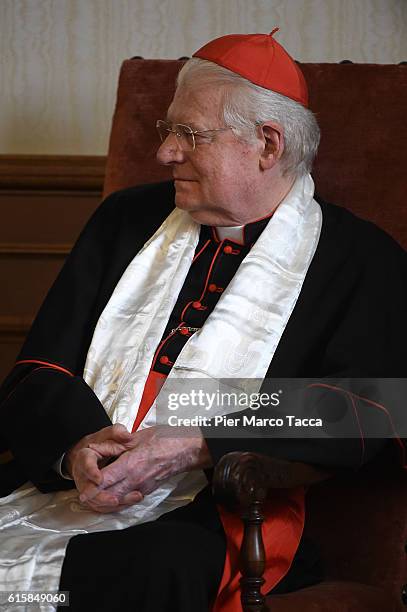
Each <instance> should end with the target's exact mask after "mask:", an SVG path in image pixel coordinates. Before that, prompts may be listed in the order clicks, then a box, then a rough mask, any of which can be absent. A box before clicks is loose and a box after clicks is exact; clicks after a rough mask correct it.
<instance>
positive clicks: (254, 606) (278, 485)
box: [212, 452, 330, 612]
mask: <svg viewBox="0 0 407 612" xmlns="http://www.w3.org/2000/svg"><path fill="white" fill-rule="evenodd" d="M329 476H330V474H329V473H328V472H326V471H324V470H322V469H320V468H317V467H315V466H312V465H308V464H306V463H300V462H294V461H293V462H290V461H285V460H283V459H276V458H275V457H269V456H266V455H260V454H257V453H248V452H233V453H228V454H227V455H224V456H223V457H222V458H221V460H220V461H219V462H218V464H217V465H216V467H215V470H214V475H213V484H212V490H213V494H214V497H215V499H216V501H217V502H218V503H220V504H221V505H223V506H225V508H227V509H228V510H229V511H231V512H238V513H239V514H240V517H241V519H242V521H243V528H244V533H243V541H242V546H241V549H240V558H239V569H240V572H241V574H242V578H241V580H240V583H241V601H242V608H243V612H262V611H263V610H265V609H266V608H265V597H264V596H263V595H262V594H261V591H260V589H261V587H262V585H263V584H264V579H263V573H264V568H265V552H264V544H263V537H262V530H261V526H262V523H263V520H264V517H263V514H262V504H263V502H264V500H265V499H266V498H267V497H268V495H269V493H270V492H271V490H272V489H286V488H292V487H298V486H301V485H304V486H306V485H311V484H314V483H316V482H320V481H321V480H325V479H326V478H329Z"/></svg>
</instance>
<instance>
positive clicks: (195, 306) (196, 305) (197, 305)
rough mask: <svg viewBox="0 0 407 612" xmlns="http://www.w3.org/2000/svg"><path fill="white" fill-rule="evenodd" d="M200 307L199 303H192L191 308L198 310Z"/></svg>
mask: <svg viewBox="0 0 407 612" xmlns="http://www.w3.org/2000/svg"><path fill="white" fill-rule="evenodd" d="M201 306H202V304H201V302H192V308H195V310H199V309H200V308H201Z"/></svg>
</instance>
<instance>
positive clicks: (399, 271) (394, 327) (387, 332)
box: [0, 183, 407, 610]
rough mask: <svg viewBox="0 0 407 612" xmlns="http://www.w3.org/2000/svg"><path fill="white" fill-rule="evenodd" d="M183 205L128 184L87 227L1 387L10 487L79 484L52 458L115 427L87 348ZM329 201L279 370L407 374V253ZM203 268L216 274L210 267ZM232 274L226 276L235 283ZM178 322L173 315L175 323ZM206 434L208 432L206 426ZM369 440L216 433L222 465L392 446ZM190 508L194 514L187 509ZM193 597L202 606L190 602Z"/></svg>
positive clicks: (337, 461)
mask: <svg viewBox="0 0 407 612" xmlns="http://www.w3.org/2000/svg"><path fill="white" fill-rule="evenodd" d="M173 202H174V189H173V185H172V183H161V184H158V185H150V186H143V187H137V188H133V189H127V190H125V191H122V192H118V193H116V194H113V195H111V196H109V197H108V198H107V199H106V200H105V202H104V203H103V204H102V205H101V206H100V207H99V209H98V210H97V211H96V213H95V214H94V216H93V217H92V218H91V220H90V221H89V222H88V224H87V226H86V227H85V229H84V231H83V232H82V234H81V236H80V238H79V240H78V242H77V243H76V245H75V247H74V249H73V251H72V253H71V255H70V256H69V258H68V259H67V261H66V263H65V265H64V267H63V269H62V271H61V273H60V275H59V277H58V279H57V281H56V282H55V284H54V286H53V287H52V288H51V290H50V292H49V294H48V296H47V298H46V300H45V302H44V304H43V306H42V308H41V310H40V312H39V314H38V316H37V318H36V320H35V323H34V324H33V327H32V329H31V331H30V333H29V336H28V338H27V341H26V343H25V345H24V347H23V349H22V351H21V353H20V355H19V357H18V362H19V363H18V365H16V367H15V368H14V369H13V371H12V372H11V374H10V375H9V376H8V378H7V379H6V381H5V382H4V385H3V387H2V389H1V395H0V398H1V402H2V403H1V406H0V410H1V422H2V428H1V434H0V448H1V449H2V450H9V451H11V453H12V456H13V459H12V460H11V461H9V462H8V463H6V464H4V465H0V468H1V471H0V476H1V489H0V493H1V494H2V495H7V494H8V493H9V492H11V491H12V490H14V489H15V488H16V487H18V486H20V485H21V484H22V483H24V482H25V481H27V480H31V481H32V482H33V483H34V484H35V485H36V486H37V487H38V488H39V489H40V490H41V491H44V492H45V491H50V490H54V489H61V488H66V487H70V486H72V485H71V483H69V482H67V481H65V480H63V479H61V478H60V477H59V476H58V475H57V474H56V473H55V472H54V470H53V469H52V465H53V464H54V463H55V462H56V461H57V460H58V458H59V457H60V456H61V455H62V454H63V453H64V452H65V451H66V450H67V449H68V448H70V447H71V446H72V445H73V444H75V443H76V442H77V441H78V440H79V439H80V438H82V437H83V436H84V435H86V434H89V433H91V432H94V431H97V430H99V429H101V428H102V427H105V426H107V425H109V424H110V420H109V418H108V417H107V415H106V413H105V411H104V409H103V407H102V405H101V404H100V402H99V400H98V399H97V397H96V396H95V394H94V393H93V391H92V390H91V389H90V388H89V387H88V386H87V385H86V383H85V382H84V380H83V379H82V372H83V367H84V364H85V360H86V355H87V350H88V347H89V345H90V342H91V339H92V335H93V331H94V328H95V326H96V323H97V321H98V318H99V316H100V314H101V312H102V310H103V309H104V307H105V305H106V303H107V301H108V300H109V298H110V296H111V294H112V292H113V290H114V288H115V286H116V285H117V283H118V281H119V280H120V277H121V275H122V274H123V272H124V270H125V269H126V267H127V265H128V264H129V262H130V261H131V260H132V258H133V257H134V256H135V255H136V254H137V252H138V251H139V250H140V248H141V247H142V246H143V244H144V243H145V242H146V241H147V240H148V238H150V236H151V235H152V234H153V233H154V231H155V230H156V229H157V228H158V227H159V226H160V225H161V223H162V221H163V220H164V219H165V218H166V217H167V216H168V214H169V213H170V212H171V210H172V208H173ZM320 205H321V208H322V215H323V224H322V230H321V236H320V240H319V243H318V247H317V250H316V253H315V255H314V258H313V261H312V263H311V265H310V267H309V270H308V272H307V275H306V278H305V281H304V284H303V287H302V291H301V293H300V296H299V298H298V301H297V303H296V306H295V308H294V311H293V313H292V315H291V317H290V319H289V321H288V324H287V327H286V329H285V331H284V333H283V335H282V338H281V340H280V343H279V345H278V347H277V350H276V352H275V355H274V358H273V361H272V363H271V364H270V367H269V370H268V372H267V377H275V378H283V377H303V378H311V377H319V378H320V377H338V376H343V377H348V378H350V377H360V378H362V377H366V378H367V377H381V378H384V377H392V378H395V377H400V378H402V377H404V376H405V372H406V362H407V360H406V347H407V332H406V329H407V327H406V322H405V318H406V312H407V282H406V281H407V265H406V262H407V258H406V253H405V252H404V251H403V249H402V248H401V247H400V246H399V245H397V243H395V241H394V240H392V239H391V238H390V237H389V236H388V235H387V234H385V233H384V232H382V231H381V230H379V229H378V228H376V227H375V226H374V225H372V224H371V223H369V222H366V221H362V220H360V219H358V218H356V217H355V216H354V215H352V214H351V213H349V212H348V211H346V210H344V209H342V208H339V207H336V206H332V205H329V204H326V203H324V202H321V201H320ZM205 231H209V230H208V229H207V228H206V229H205V228H203V229H202V231H201V235H200V242H199V244H198V247H197V252H198V251H199V249H200V248H201V247H202V244H203V241H204V240H206V239H207V238H208V236H207V235H205ZM254 238H255V237H254ZM225 244H227V241H226V242H225ZM230 244H232V245H233V243H232V242H230ZM243 254H244V253H243ZM226 267H227V266H226ZM226 267H225V269H226ZM201 268H202V269H201V273H202V274H203V275H206V271H207V270H206V269H205V266H204V265H203V267H202V266H201ZM219 269H221V268H219V267H218V271H219ZM199 273H200V271H199V267H198V269H197V270H196V271H195V272H194V274H192V273H191V274H190V275H189V276H188V277H187V279H186V281H185V284H184V287H183V288H182V290H181V293H180V296H179V300H178V302H177V304H178V307H179V305H180V304H181V303H182V302H183V300H184V301H185V300H186V299H188V298H189V297H190V295H189V294H190V292H191V290H190V288H191V283H192V284H193V282H194V281H193V278H194V279H195V280H196V277H197V274H198V276H199ZM218 274H219V272H218ZM228 274H229V276H230V274H231V271H230V269H229V272H228ZM220 275H222V272H220ZM232 275H233V271H232ZM226 276H227V274H226ZM192 277H193V278H192ZM219 279H220V280H222V276H220V277H219V276H218V281H219ZM228 280H230V278H224V279H223V281H224V283H223V284H224V286H225V284H227V282H228ZM218 284H219V282H218ZM214 286H215V285H214ZM208 299H209V297H208ZM212 307H213V305H212ZM176 310H177V306H176V307H175V309H174V311H176ZM173 315H174V313H173ZM201 323H203V322H201ZM172 325H173V322H172V321H171V320H170V321H169V324H168V326H167V327H168V328H170V327H171V326H172ZM198 326H199V325H197V327H198ZM175 348H176V347H175ZM178 348H179V347H178ZM178 352H179V351H178ZM48 364H51V366H52V367H51V366H50V365H48ZM55 366H57V367H58V368H59V369H56V368H55ZM162 371H163V372H164V373H166V371H165V368H164V369H162ZM203 433H204V435H205V436H206V433H207V432H206V431H205V429H203ZM365 442H366V443H365V450H364V456H363V459H362V458H361V445H360V441H359V440H358V439H356V438H354V439H347V440H343V439H339V440H338V439H337V440H335V439H333V438H332V439H329V440H328V441H327V440H323V439H320V440H310V439H308V440H301V439H298V438H292V439H289V440H284V439H275V440H272V439H270V438H267V439H258V438H255V439H254V438H248V439H236V438H235V439H232V438H219V437H217V438H212V437H210V436H209V435H208V437H207V443H208V446H209V449H210V452H211V454H212V457H213V459H214V461H216V460H218V459H219V458H220V457H221V456H222V455H223V454H225V453H226V452H229V451H230V450H255V451H258V452H265V453H267V454H270V455H274V456H277V457H281V458H285V459H289V460H290V459H291V460H302V461H306V462H310V463H315V464H319V465H325V466H329V467H334V468H335V467H339V468H341V467H351V468H352V467H358V466H359V465H360V464H361V462H365V461H368V460H369V459H370V458H371V457H373V456H374V455H375V454H376V453H377V452H378V451H379V450H380V449H381V448H382V446H383V445H384V442H383V441H381V440H379V439H371V440H366V441H365ZM207 497H208V496H207V494H206V493H205V494H204V495H201V496H200V499H202V500H204V501H203V502H202V503H203V504H204V506H203V507H205V508H206V510H205V513H206V514H207V515H208V513H209V512H208V510H207V504H208V503H210V502H208V499H207ZM198 505H199V504H198ZM183 512H184V511H183ZM193 512H194V511H193ZM193 512H192V514H193ZM198 514H201V513H199V512H198ZM209 514H210V513H209ZM181 515H182V516H183V518H184V517H185V512H184V514H182V513H181ZM214 520H215V519H214ZM164 522H165V521H164ZM215 522H216V521H215ZM216 529H217V527H216ZM99 535H100V534H91V536H92V538H95V537H96V536H99ZM86 537H89V536H86ZM135 546H137V540H135ZM96 549H97V545H96V548H95V550H96ZM68 551H69V548H68ZM87 563H91V561H90V560H88V561H87ZM200 563H201V565H202V564H203V563H204V562H203V561H202V560H201V561H200ZM107 565H108V566H109V565H110V563H108V564H107ZM68 569H69V568H68ZM208 571H209V574H210V573H211V571H212V570H208ZM76 579H77V576H76ZM211 579H213V577H211ZM68 582H69V581H68ZM183 582H185V580H183ZM294 586H295V583H294ZM297 588H298V584H297ZM135 601H136V600H135ZM109 605H111V604H109ZM129 605H130V604H129ZM163 605H164V604H163ZM179 605H180V607H179V609H180V610H181V607H182V606H181V604H179ZM191 605H194V606H195V605H196V604H195V603H194V604H192V603H191V602H189V603H187V604H185V606H184V608H185V609H188V606H191ZM78 609H79V608H78ZM106 609H109V608H106ZM111 609H114V608H111ZM117 609H119V605H118V606H117ZM137 609H140V610H141V609H149V608H148V606H147V607H146V608H141V607H140V608H137ZM156 609H157V610H158V609H161V608H159V607H157V608H156ZM162 609H163V610H164V609H166V608H165V605H164V607H163V608H162ZM191 609H192V608H191ZM194 609H198V608H194ZM203 609H204V608H203Z"/></svg>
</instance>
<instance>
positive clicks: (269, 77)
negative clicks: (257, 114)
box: [193, 28, 308, 106]
mask: <svg viewBox="0 0 407 612" xmlns="http://www.w3.org/2000/svg"><path fill="white" fill-rule="evenodd" d="M277 30H278V28H275V29H274V30H273V31H272V32H271V33H270V34H228V35H227V36H221V37H220V38H215V40H211V41H210V42H208V43H207V44H206V45H204V46H203V47H201V48H200V49H198V51H196V52H195V53H194V54H193V57H199V58H200V59H205V60H209V61H210V62H214V63H215V64H218V65H219V66H223V67H224V68H228V69H229V70H231V71H232V72H235V73H236V74H240V76H242V77H244V78H245V79H247V80H248V81H251V82H252V83H255V84H256V85H260V87H264V88H265V89H271V90H272V91H275V92H277V93H280V94H282V95H283V96H287V98H291V99H292V100H295V101H296V102H299V103H300V104H302V105H303V106H308V88H307V84H306V82H305V78H304V75H303V74H302V72H301V70H300V69H299V67H298V65H297V64H296V62H295V61H294V60H293V58H292V57H291V56H290V55H289V54H288V53H287V51H286V50H285V49H283V47H282V46H281V45H280V44H279V43H278V42H277V41H276V40H274V38H273V34H275V32H277Z"/></svg>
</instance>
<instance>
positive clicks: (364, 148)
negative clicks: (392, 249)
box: [105, 59, 407, 248]
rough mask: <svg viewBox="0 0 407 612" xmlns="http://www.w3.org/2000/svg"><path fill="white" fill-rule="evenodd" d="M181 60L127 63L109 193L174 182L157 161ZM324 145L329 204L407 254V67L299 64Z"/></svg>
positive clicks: (320, 173) (320, 164)
mask: <svg viewBox="0 0 407 612" xmlns="http://www.w3.org/2000/svg"><path fill="white" fill-rule="evenodd" d="M182 65H183V61H182V60H143V59H133V60H127V61H125V62H124V63H123V65H122V69H121V73H120V79H119V87H118V94H117V104H116V110H115V113H114V117H113V125H112V132H111V138H110V146H109V153H108V160H107V169H106V179H105V194H108V193H110V192H112V191H115V190H117V189H122V188H123V187H128V186H131V185H137V184H142V183H152V182H155V181H162V180H167V179H170V178H171V171H170V169H168V168H166V167H163V166H159V165H158V164H157V162H156V160H155V153H156V150H157V148H158V144H159V142H158V136H157V134H156V131H155V122H156V119H159V118H162V117H165V114H166V110H167V108H168V106H169V103H170V101H171V99H172V96H173V93H174V89H175V78H176V75H177V73H178V71H179V69H180V68H181V66H182ZM301 68H302V70H303V71H304V74H305V77H306V79H307V82H308V84H309V89H310V107H311V109H312V110H313V111H314V112H315V113H316V115H317V118H318V121H319V124H320V126H321V132H322V139H321V146H320V151H319V154H318V158H317V160H316V164H315V169H314V172H313V175H314V178H315V182H316V187H317V193H318V194H319V195H320V196H321V197H323V198H324V199H326V200H328V201H331V202H333V203H335V204H340V205H343V206H345V207H346V208H349V209H351V210H353V211H354V212H355V213H356V214H358V215H359V216H361V217H364V218H367V219H370V220H372V221H374V222H376V223H377V224H378V225H379V226H380V227H382V228H383V229H385V230H387V231H388V232H389V233H390V234H392V235H393V236H394V237H395V238H396V239H397V240H398V241H399V242H400V243H401V244H403V246H404V247H405V248H407V205H406V203H405V173H406V170H405V169H406V167H407V147H406V142H407V121H406V108H407V65H397V66H394V65H373V64H350V63H346V64H301Z"/></svg>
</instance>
